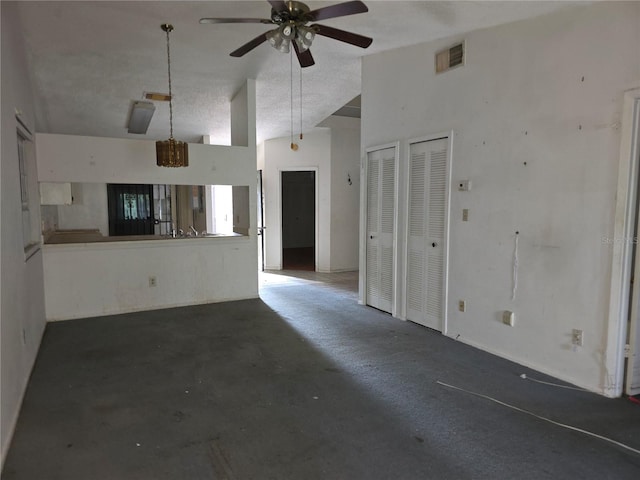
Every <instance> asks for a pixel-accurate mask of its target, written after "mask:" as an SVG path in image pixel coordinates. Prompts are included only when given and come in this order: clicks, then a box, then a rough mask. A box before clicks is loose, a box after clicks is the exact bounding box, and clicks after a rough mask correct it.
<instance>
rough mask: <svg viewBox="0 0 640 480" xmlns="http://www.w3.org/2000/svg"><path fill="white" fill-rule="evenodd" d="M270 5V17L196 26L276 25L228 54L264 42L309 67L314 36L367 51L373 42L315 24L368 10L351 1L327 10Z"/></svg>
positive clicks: (216, 20)
mask: <svg viewBox="0 0 640 480" xmlns="http://www.w3.org/2000/svg"><path fill="white" fill-rule="evenodd" d="M268 1H269V3H270V4H271V18H268V19H267V18H265V19H263V18H201V19H200V23H264V24H268V25H269V24H271V25H277V26H278V27H277V28H275V29H274V30H269V31H268V32H265V33H263V34H261V35H259V36H257V37H256V38H254V39H253V40H251V41H249V42H247V43H245V44H244V45H242V46H241V47H240V48H238V49H237V50H234V51H233V52H231V56H232V57H242V56H243V55H244V54H246V53H248V52H250V51H251V50H253V49H254V48H256V47H257V46H259V45H261V44H262V43H264V42H267V41H268V42H269V43H270V44H271V46H272V47H274V48H275V49H277V50H279V51H280V52H283V53H289V51H290V45H291V44H293V49H294V50H295V52H296V56H297V57H298V61H299V62H300V66H301V67H310V66H311V65H313V64H315V61H314V60H313V56H312V55H311V52H310V51H309V47H311V43H312V42H313V39H314V38H315V36H316V35H322V36H324V37H329V38H333V39H334V40H339V41H341V42H345V43H349V44H351V45H355V46H357V47H361V48H367V47H368V46H369V45H371V42H373V39H372V38H369V37H365V36H363V35H358V34H357V33H352V32H347V31H345V30H340V29H337V28H333V27H327V26H326V25H319V24H317V23H314V24H311V25H310V23H311V22H317V21H318V20H326V19H328V18H336V17H344V16H347V15H354V14H356V13H365V12H368V11H369V9H368V8H367V6H366V5H365V4H364V3H362V2H360V1H351V2H344V3H338V4H336V5H330V6H328V7H322V8H318V9H316V10H310V9H309V7H308V6H307V5H305V4H304V3H302V2H291V1H290V2H285V1H282V0H268Z"/></svg>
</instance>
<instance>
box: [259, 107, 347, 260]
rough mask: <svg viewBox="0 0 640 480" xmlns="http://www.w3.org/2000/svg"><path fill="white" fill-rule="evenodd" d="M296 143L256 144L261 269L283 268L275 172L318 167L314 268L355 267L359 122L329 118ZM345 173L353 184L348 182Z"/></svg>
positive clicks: (277, 175)
mask: <svg viewBox="0 0 640 480" xmlns="http://www.w3.org/2000/svg"><path fill="white" fill-rule="evenodd" d="M296 141H297V143H298V145H299V149H298V150H297V151H293V150H291V148H290V146H291V145H290V144H291V139H290V138H289V137H283V138H277V139H273V140H267V141H265V142H264V143H263V144H262V145H261V147H260V148H259V161H260V163H261V164H262V168H263V170H264V171H263V178H264V190H265V226H266V227H267V228H266V230H265V268H267V269H274V270H279V269H281V268H282V224H281V208H282V206H281V198H280V197H281V183H280V181H281V180H280V172H281V171H284V170H305V169H311V168H313V169H317V171H316V184H317V186H318V188H317V191H316V195H317V201H318V207H317V212H318V218H317V219H316V226H317V231H318V234H317V236H318V242H317V245H316V250H317V257H318V258H317V260H318V261H317V271H319V272H339V271H350V270H357V269H358V228H359V224H358V215H359V202H360V198H359V189H360V178H359V172H360V120H359V119H357V118H346V117H336V116H333V117H329V118H328V119H326V120H325V121H323V122H322V123H321V124H320V126H319V127H318V128H315V129H314V130H313V131H311V132H308V133H305V134H304V139H303V140H298V139H297V138H296ZM347 174H349V175H350V177H351V181H352V184H351V185H349V184H348V183H347Z"/></svg>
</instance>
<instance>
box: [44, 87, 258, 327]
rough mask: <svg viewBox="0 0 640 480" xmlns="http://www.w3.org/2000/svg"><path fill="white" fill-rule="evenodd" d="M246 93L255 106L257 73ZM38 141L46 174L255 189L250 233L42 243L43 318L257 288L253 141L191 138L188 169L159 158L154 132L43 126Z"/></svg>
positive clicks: (207, 298) (234, 295) (49, 178)
mask: <svg viewBox="0 0 640 480" xmlns="http://www.w3.org/2000/svg"><path fill="white" fill-rule="evenodd" d="M243 95H244V96H245V97H246V99H245V100H244V102H242V101H240V104H242V105H244V106H245V108H246V109H248V111H249V112H255V81H253V80H247V84H246V87H244V88H243V89H241V90H240V93H239V95H236V98H235V100H234V101H236V100H238V101H239V99H240V98H241V97H242V96H243ZM247 99H248V100H247ZM252 105H253V106H252ZM236 110H237V109H236ZM236 113H238V111H237V112H236ZM238 114H239V113H238ZM240 116H241V117H242V115H240ZM243 118H245V121H246V122H248V124H249V125H247V126H246V127H245V129H244V135H245V136H246V137H247V138H255V114H253V115H252V114H250V113H249V114H245V115H244V116H243ZM236 125H238V123H237V122H236ZM238 128H239V127H238ZM36 146H37V148H38V151H39V155H38V168H39V171H38V179H39V181H42V182H74V183H75V182H79V183H102V184H105V183H149V184H174V185H202V184H205V185H216V184H218V185H234V186H246V187H247V188H248V189H249V218H248V219H246V218H243V219H241V220H242V224H243V226H247V224H248V234H249V235H248V236H247V237H238V238H229V239H220V238H206V239H205V238H202V239H177V240H170V239H166V240H156V241H154V240H145V241H138V242H113V243H106V244H78V245H45V248H44V272H45V286H46V289H45V293H46V316H47V319H49V320H61V319H69V318H79V317H89V316H96V315H103V314H106V313H109V314H114V313H123V312H130V311H136V310H148V309H154V308H166V307H172V306H178V305H190V304H197V303H204V302H219V301H226V300H234V299H243V298H253V297H257V296H258V271H257V263H258V262H257V242H256V228H255V226H256V147H255V142H254V144H253V145H251V146H249V147H238V146H235V147H229V146H218V145H202V144H189V167H186V168H161V167H157V166H156V160H155V142H153V141H149V140H129V139H113V138H98V137H81V136H69V135H53V134H38V135H37V138H36ZM150 276H154V277H156V280H157V286H156V287H150V286H149V277H150Z"/></svg>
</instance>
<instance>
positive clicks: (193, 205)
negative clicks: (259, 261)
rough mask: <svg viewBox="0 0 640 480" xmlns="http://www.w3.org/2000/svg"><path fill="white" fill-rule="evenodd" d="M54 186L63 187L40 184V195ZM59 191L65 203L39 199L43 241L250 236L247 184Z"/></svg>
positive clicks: (88, 186) (87, 186)
mask: <svg viewBox="0 0 640 480" xmlns="http://www.w3.org/2000/svg"><path fill="white" fill-rule="evenodd" d="M52 185H54V186H56V185H59V186H62V185H65V184H46V185H45V184H41V191H51V190H52ZM68 185H70V186H68ZM43 187H44V188H43ZM56 188H57V187H56ZM61 189H62V190H64V191H70V195H65V196H64V197H63V198H64V199H65V201H64V202H59V203H58V204H56V203H55V201H52V200H50V199H51V198H60V197H59V196H55V195H53V196H52V195H48V196H47V197H46V198H45V196H41V198H42V203H43V204H42V205H41V213H42V229H43V235H44V236H45V242H46V241H47V238H51V237H53V236H57V237H60V236H61V235H62V234H67V235H70V234H74V235H76V236H77V235H79V234H80V233H84V234H86V233H88V232H92V233H93V234H94V236H97V237H102V238H100V241H109V239H111V240H114V241H115V240H122V239H124V237H131V236H136V237H142V239H153V238H157V237H176V238H178V237H196V236H203V235H205V236H225V235H227V236H238V235H248V234H249V186H248V185H244V186H237V185H152V184H96V183H72V184H66V185H65V186H64V187H61ZM105 237H106V238H105ZM58 239H59V238H58ZM95 241H98V240H95ZM49 243H55V242H54V241H53V240H52V241H50V242H49Z"/></svg>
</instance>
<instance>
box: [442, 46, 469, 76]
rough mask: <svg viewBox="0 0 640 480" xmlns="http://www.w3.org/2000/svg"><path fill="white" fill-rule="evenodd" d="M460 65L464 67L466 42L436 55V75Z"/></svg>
mask: <svg viewBox="0 0 640 480" xmlns="http://www.w3.org/2000/svg"><path fill="white" fill-rule="evenodd" d="M460 65H464V42H460V43H457V44H456V45H453V46H452V47H449V48H446V49H444V50H441V51H439V52H438V53H436V73H442V72H446V71H447V70H451V69H452V68H454V67H459V66H460Z"/></svg>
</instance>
